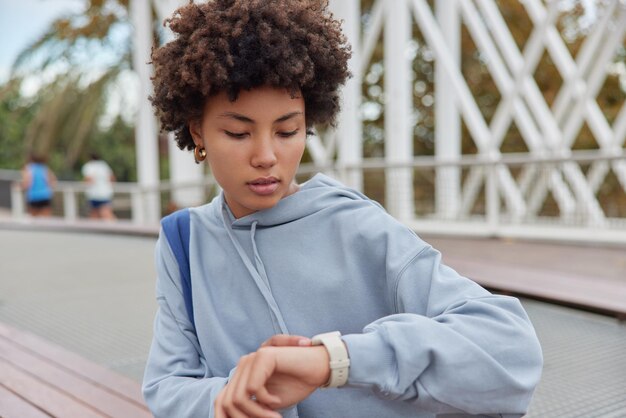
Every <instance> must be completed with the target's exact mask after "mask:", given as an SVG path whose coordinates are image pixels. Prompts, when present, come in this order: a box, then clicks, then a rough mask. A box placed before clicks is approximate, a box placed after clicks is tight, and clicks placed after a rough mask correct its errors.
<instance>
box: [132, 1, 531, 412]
mask: <svg viewBox="0 0 626 418" xmlns="http://www.w3.org/2000/svg"><path fill="white" fill-rule="evenodd" d="M169 26H170V28H171V29H172V30H173V31H174V32H175V33H176V34H177V38H176V39H175V40H173V41H172V42H170V43H168V44H166V45H164V46H163V47H161V48H158V49H156V50H155V51H154V52H153V56H152V58H153V63H154V66H155V76H154V79H153V81H154V88H155V90H154V91H155V93H154V96H153V97H152V102H153V105H154V106H155V108H156V111H157V115H158V116H159V118H160V120H161V123H162V126H163V128H164V129H165V130H167V131H173V132H175V133H176V140H177V142H178V145H179V147H180V148H181V149H189V150H191V149H193V150H194V158H195V160H196V162H200V161H204V160H206V161H207V162H208V164H209V165H210V168H211V170H212V173H213V174H214V176H215V178H216V180H217V182H218V183H219V184H220V186H221V187H222V190H223V192H222V193H221V194H220V195H219V196H218V197H216V198H215V199H214V200H213V201H212V202H211V203H209V204H207V205H204V206H201V207H198V208H193V209H190V210H189V211H188V214H189V231H186V229H184V228H182V229H180V231H178V233H179V234H181V235H186V236H187V237H188V240H189V259H188V261H189V269H188V273H189V275H190V282H189V285H190V289H191V291H192V293H191V295H192V296H191V297H190V298H186V297H185V295H189V293H188V292H190V290H189V289H188V288H187V289H186V288H185V284H184V281H183V277H182V276H183V275H184V271H185V269H184V268H181V260H182V259H181V258H180V257H179V253H178V251H175V250H174V247H173V246H172V242H171V241H169V238H168V237H167V236H166V235H165V234H164V233H163V231H162V234H161V236H160V238H159V241H158V243H157V252H156V254H157V256H156V258H157V270H158V280H157V300H158V303H159V310H158V313H157V315H156V319H155V328H154V340H153V344H152V347H151V351H150V355H149V359H148V363H147V366H146V372H145V377H144V386H143V390H144V396H145V398H146V401H147V403H148V406H149V407H150V408H151V410H152V412H153V413H154V415H155V416H158V417H174V416H176V417H204V416H215V417H268V418H269V417H279V416H281V415H282V416H288V417H296V416H299V417H408V416H411V417H415V416H417V417H434V416H435V415H436V414H446V413H448V414H454V413H472V414H512V415H515V416H520V415H522V414H524V412H525V411H526V409H527V407H528V404H529V402H530V398H531V396H532V392H533V390H534V387H535V385H536V384H537V382H538V380H539V377H540V373H541V364H542V359H541V349H540V347H539V344H538V341H537V338H536V335H535V333H534V330H533V327H532V325H531V324H530V322H529V320H528V317H527V316H526V313H525V312H524V310H523V309H522V307H521V305H520V303H519V301H518V300H517V299H514V298H510V297H505V296H496V295H492V294H490V293H489V292H487V291H486V290H484V289H482V288H481V287H480V286H478V285H477V284H476V283H474V282H472V281H470V280H468V279H466V278H464V277H462V276H460V275H459V274H458V273H456V272H455V271H453V270H452V269H450V268H449V267H446V266H445V265H443V264H442V263H441V255H440V254H439V252H437V251H436V250H435V249H433V248H432V247H431V246H429V245H428V244H427V243H425V242H424V241H422V240H421V239H419V238H418V237H417V236H416V235H415V234H414V233H413V232H412V231H410V230H409V229H407V228H406V227H405V226H403V225H402V224H400V223H399V222H397V221H396V220H394V219H393V218H392V217H390V216H389V215H388V214H387V213H386V212H385V211H384V210H383V209H382V208H381V207H380V206H379V205H378V204H376V203H374V202H373V201H371V200H369V199H368V198H367V197H365V196H363V195H362V194H360V193H358V192H356V191H354V190H351V189H349V188H346V187H344V186H343V185H341V184H340V183H338V182H337V181H335V180H333V179H330V178H328V177H326V176H324V175H321V174H318V175H316V176H315V177H313V178H312V179H311V180H309V181H308V182H306V183H304V184H302V185H298V184H297V183H296V182H295V178H294V177H295V174H296V171H297V169H298V165H299V162H300V159H301V157H302V155H303V153H304V149H305V141H306V136H307V132H309V130H310V128H312V127H313V126H314V125H318V124H322V125H323V124H332V122H333V121H334V118H335V116H336V114H337V112H338V110H339V99H338V89H339V87H340V85H341V84H342V83H344V81H345V80H346V78H347V77H348V76H349V73H348V71H347V60H348V58H349V55H350V49H349V46H348V45H347V44H346V40H345V38H344V36H343V35H342V34H341V31H340V23H339V22H338V21H336V20H334V19H333V17H332V15H331V14H330V13H329V12H328V11H327V4H326V2H324V1H313V0H309V1H301V0H275V1H267V0H218V1H212V2H208V3H205V4H189V5H187V6H185V7H182V8H181V9H179V10H178V11H177V12H176V13H175V15H174V17H173V18H172V19H170V20H169ZM168 219H169V218H168ZM164 222H166V221H164ZM169 224H171V223H168V225H169ZM164 225H165V223H164ZM168 228H169V227H168ZM186 303H187V305H186ZM333 331H335V332H333ZM336 331H338V332H336ZM329 332H332V333H330V334H329ZM320 387H329V388H331V389H329V390H323V391H320V390H318V388H320Z"/></svg>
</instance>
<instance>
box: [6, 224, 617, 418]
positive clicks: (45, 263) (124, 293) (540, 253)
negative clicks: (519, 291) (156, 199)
mask: <svg viewBox="0 0 626 418" xmlns="http://www.w3.org/2000/svg"><path fill="white" fill-rule="evenodd" d="M147 235H148V236H144V237H136V236H125V235H111V234H95V233H89V234H84V233H77V232H50V231H33V230H19V229H6V228H5V229H2V228H0V321H2V322H5V323H7V324H10V325H12V326H15V327H18V328H21V329H25V330H29V331H31V332H34V333H36V334H38V335H40V336H42V337H44V338H46V339H48V340H50V341H52V342H54V343H57V344H59V345H62V346H64V347H66V348H68V349H70V350H72V351H74V352H76V353H78V354H80V355H83V356H84V357H86V358H89V359H91V360H93V361H95V362H97V363H100V364H102V365H105V366H107V367H109V368H111V369H113V370H116V371H118V372H120V373H122V374H125V375H127V376H129V377H131V378H133V379H136V380H138V381H139V380H141V376H142V372H143V367H144V364H145V359H146V354H147V351H148V347H149V344H150V339H151V334H152V318H153V315H154V312H155V309H156V304H155V301H154V276H155V271H154V267H153V248H154V242H155V238H154V236H150V235H149V234H147ZM427 240H428V241H429V242H431V243H433V244H434V245H435V247H437V248H440V249H441V250H442V252H443V253H444V260H445V259H446V257H448V258H450V264H453V262H452V261H453V260H454V257H460V256H461V255H465V256H469V257H471V259H473V260H474V261H475V262H476V263H480V264H484V265H487V264H489V263H493V262H498V263H500V264H501V265H508V264H509V263H511V264H510V265H511V271H514V270H515V271H523V270H524V269H525V268H531V267H532V266H533V265H535V264H532V265H526V266H524V265H523V263H521V264H520V260H522V259H526V258H525V257H524V256H523V255H524V254H526V253H527V252H529V251H530V252H534V257H535V259H536V260H537V259H540V258H542V257H543V258H544V261H543V264H541V266H542V269H544V270H546V269H550V268H553V267H550V265H549V264H548V262H549V260H550V259H551V257H550V254H548V253H547V251H548V247H542V246H541V245H535V244H533V245H529V244H526V243H515V242H507V243H503V242H493V241H491V242H489V241H484V240H477V241H472V240H451V239H448V238H446V239H438V238H429V239H427ZM481 245H483V246H490V247H489V251H488V252H483V251H480V248H481V247H480V246H481ZM542 245H543V244H542ZM499 248H500V249H502V248H506V251H505V252H502V253H499V252H497V251H498V249H499ZM483 249H484V248H483ZM550 249H551V250H550V251H557V250H558V246H552V247H550ZM582 250H583V251H582V253H583V254H585V253H586V250H585V249H582ZM588 250H589V251H590V249H588ZM614 250H615V251H614ZM554 254H556V253H554ZM608 254H611V255H610V256H609V257H608V258H600V259H596V258H594V257H584V258H582V257H581V258H576V259H570V261H571V262H568V258H567V257H566V258H564V259H563V260H564V262H563V265H562V268H563V269H562V270H561V272H562V274H563V275H565V276H567V275H568V274H574V273H575V274H578V275H596V274H601V275H602V277H604V278H606V279H609V280H616V281H617V282H620V281H621V280H626V275H623V274H622V272H623V271H624V270H620V269H624V266H626V252H625V251H623V249H621V250H616V249H612V250H610V251H609V253H608ZM622 254H624V255H622ZM611 260H612V261H611ZM457 261H458V258H457ZM612 262H615V263H617V264H616V265H613V264H611V263H612ZM535 266H536V265H535ZM554 268H556V267H554ZM459 269H460V268H459ZM462 272H463V271H462ZM611 274H613V276H611ZM523 303H524V305H525V307H526V309H527V311H528V313H529V315H530V316H531V319H532V321H533V323H534V325H535V327H536V330H537V333H538V335H539V339H540V340H541V343H542V347H543V350H544V356H545V368H544V374H543V379H542V382H541V384H540V386H539V388H538V390H537V392H536V395H535V397H534V399H533V403H532V405H531V410H530V413H529V414H528V415H527V416H528V417H549V418H552V417H568V418H569V417H581V418H592V417H603V418H604V417H607V418H610V417H613V418H618V417H620V418H623V417H626V323H624V322H619V321H617V320H616V319H615V318H613V317H610V316H603V315H598V314H594V313H589V312H584V311H579V310H574V309H571V308H565V307H561V306H555V305H551V304H547V303H543V302H537V301H533V300H528V299H525V300H523Z"/></svg>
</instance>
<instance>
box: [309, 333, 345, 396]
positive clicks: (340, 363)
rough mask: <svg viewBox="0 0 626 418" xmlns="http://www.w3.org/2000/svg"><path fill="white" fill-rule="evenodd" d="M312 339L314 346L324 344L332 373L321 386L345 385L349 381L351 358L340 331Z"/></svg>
mask: <svg viewBox="0 0 626 418" xmlns="http://www.w3.org/2000/svg"><path fill="white" fill-rule="evenodd" d="M311 341H312V344H313V345H314V346H317V345H323V346H324V347H325V349H326V352H327V355H328V359H329V362H328V369H329V370H330V375H329V378H328V380H327V381H326V382H325V383H324V384H323V385H321V387H322V388H327V387H341V386H343V385H345V384H346V383H347V382H348V372H349V369H350V358H349V356H348V349H347V347H346V345H345V343H344V342H343V340H342V339H341V334H340V333H339V331H334V332H327V333H324V334H318V335H316V336H314V337H313V338H312V339H311Z"/></svg>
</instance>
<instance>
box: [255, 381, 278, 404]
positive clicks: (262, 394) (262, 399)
mask: <svg viewBox="0 0 626 418" xmlns="http://www.w3.org/2000/svg"><path fill="white" fill-rule="evenodd" d="M255 396H256V399H257V402H259V403H261V404H264V405H267V406H268V407H269V408H272V409H274V408H276V406H277V405H280V404H281V401H280V398H279V397H278V396H276V395H272V394H271V393H270V392H269V391H268V390H267V388H266V387H265V386H261V387H260V388H259V389H258V390H257V391H256V394H255Z"/></svg>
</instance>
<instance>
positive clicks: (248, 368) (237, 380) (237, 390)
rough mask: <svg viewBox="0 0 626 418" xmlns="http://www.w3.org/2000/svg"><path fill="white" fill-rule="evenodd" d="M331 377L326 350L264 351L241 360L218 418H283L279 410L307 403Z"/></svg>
mask: <svg viewBox="0 0 626 418" xmlns="http://www.w3.org/2000/svg"><path fill="white" fill-rule="evenodd" d="M280 338H282V337H280ZM270 340H272V339H270ZM286 341H288V340H286V339H279V340H274V342H286ZM329 376H330V367H329V357H328V352H327V351H326V348H325V347H323V346H316V347H292V346H280V347H273V346H264V347H261V348H260V349H259V350H257V351H256V352H254V353H251V354H248V355H246V356H243V357H242V358H241V359H240V361H239V364H238V365H237V370H236V372H235V374H234V375H233V377H232V379H231V380H230V381H229V382H228V384H227V385H226V386H225V387H224V389H222V391H221V392H220V394H219V395H218V397H217V399H216V401H215V417H216V418H225V417H229V418H240V417H242V418H243V417H254V418H257V417H258V418H279V417H280V414H278V413H277V412H275V410H276V409H281V408H285V407H287V406H290V405H294V404H296V403H298V402H300V401H301V400H303V399H306V398H307V397H308V396H309V395H310V394H311V393H312V392H314V391H315V390H316V389H317V388H318V387H320V386H321V385H323V384H324V383H326V382H327V381H328V378H329ZM253 397H254V398H253Z"/></svg>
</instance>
